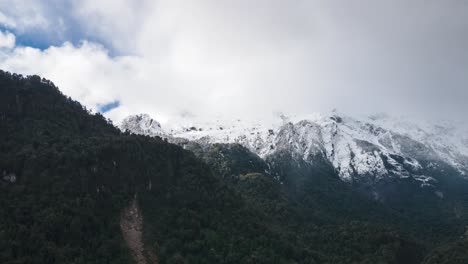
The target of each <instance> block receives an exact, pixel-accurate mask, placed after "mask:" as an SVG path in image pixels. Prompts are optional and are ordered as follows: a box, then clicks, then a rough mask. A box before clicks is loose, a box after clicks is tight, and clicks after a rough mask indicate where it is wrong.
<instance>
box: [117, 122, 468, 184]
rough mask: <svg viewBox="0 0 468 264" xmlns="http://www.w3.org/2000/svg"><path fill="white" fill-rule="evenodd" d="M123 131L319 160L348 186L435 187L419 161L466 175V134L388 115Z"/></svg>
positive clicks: (152, 125) (141, 126)
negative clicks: (402, 181) (391, 181)
mask: <svg viewBox="0 0 468 264" xmlns="http://www.w3.org/2000/svg"><path fill="white" fill-rule="evenodd" d="M121 129H122V130H128V131H131V132H133V133H136V134H143V135H149V136H160V137H164V138H168V139H169V140H170V141H173V142H174V141H175V140H174V139H176V138H182V139H186V140H189V141H196V142H198V143H201V144H212V143H238V144H241V145H243V146H245V147H246V148H248V149H249V150H250V151H252V152H254V153H256V154H257V155H259V156H260V157H261V158H263V159H266V158H267V157H269V156H272V155H274V154H275V153H278V152H280V151H282V152H287V153H289V154H291V156H292V157H293V158H294V159H296V160H301V161H305V162H308V163H313V162H314V157H316V156H317V155H319V156H322V157H325V158H326V159H327V160H328V161H329V162H330V163H331V164H332V165H333V166H334V168H335V169H336V171H337V172H338V174H339V176H340V178H341V179H342V180H344V181H352V180H355V179H357V178H359V177H370V178H372V179H374V180H375V181H378V180H380V179H384V178H386V177H399V178H408V177H412V178H413V179H415V180H417V181H420V182H421V185H422V186H425V185H431V184H432V183H433V182H435V180H434V179H433V178H431V177H428V176H425V175H423V173H422V169H423V166H422V165H421V161H427V160H440V161H443V162H446V163H448V164H450V165H452V166H454V167H455V168H456V169H458V170H459V171H460V173H461V174H466V173H467V172H468V166H467V165H468V158H467V157H468V144H467V142H468V139H467V137H466V135H468V134H466V133H465V134H463V133H462V132H459V131H458V130H456V129H455V128H453V127H449V126H442V125H440V124H439V125H436V126H430V125H425V126H422V125H417V124H415V123H411V122H409V121H408V120H404V119H394V118H390V117H385V116H373V117H370V118H366V119H362V120H358V119H354V118H351V117H346V116H344V115H341V114H336V113H332V114H330V115H320V114H313V115H310V116H307V117H290V118H286V117H284V116H282V117H281V118H278V119H277V120H275V121H273V122H265V121H263V122H262V121H245V120H239V119H237V120H225V119H214V120H211V121H209V122H206V121H205V122H201V121H196V120H179V121H178V122H175V123H170V124H168V125H167V128H165V129H164V130H163V129H162V128H161V125H160V124H159V123H158V122H156V121H155V120H152V119H151V118H150V117H149V116H148V115H137V116H130V117H128V118H126V119H125V120H124V121H123V123H122V126H121ZM462 135H464V136H465V137H463V136H462Z"/></svg>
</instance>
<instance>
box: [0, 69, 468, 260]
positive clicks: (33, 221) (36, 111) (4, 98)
mask: <svg viewBox="0 0 468 264" xmlns="http://www.w3.org/2000/svg"><path fill="white" fill-rule="evenodd" d="M219 153H223V155H219ZM280 160H282V162H283V164H279V165H278V166H280V165H281V168H282V169H285V170H286V168H287V173H289V174H291V175H292V176H290V177H288V178H287V179H290V181H289V182H281V181H278V179H277V175H269V174H268V173H266V172H265V171H266V170H265V166H266V165H265V163H264V161H262V160H261V159H259V158H258V157H257V156H255V155H253V154H252V153H250V152H248V151H247V150H246V149H245V148H243V147H241V146H239V145H213V146H211V147H209V148H208V149H206V148H202V147H201V146H199V145H197V144H190V145H189V146H188V147H187V148H186V149H183V148H182V147H179V146H177V145H173V144H170V143H168V142H166V141H165V140H163V139H161V138H150V137H145V136H137V135H130V134H128V133H123V132H121V131H120V130H118V129H117V128H115V127H114V126H113V125H112V124H111V122H110V121H108V120H106V119H105V118H104V117H103V116H102V115H101V114H99V113H98V114H93V113H91V112H90V111H89V110H87V109H86V108H84V107H83V106H82V105H81V104H80V103H78V102H76V101H74V100H72V99H71V98H68V97H66V96H64V95H63V94H62V93H61V92H60V91H59V90H58V88H57V87H56V86H55V85H54V84H53V83H52V82H50V81H48V80H45V79H42V78H40V77H38V76H28V77H23V76H21V75H16V74H11V73H8V72H0V173H2V175H1V177H2V178H1V179H0V263H10V264H13V263H15V264H20V263H73V264H78V263H96V264H97V263H99V264H102V263H135V261H136V260H135V258H134V257H133V253H132V252H131V251H130V250H129V248H128V246H127V244H126V242H125V239H124V237H123V235H122V232H121V228H120V221H121V214H122V210H123V208H124V207H125V206H126V205H128V203H129V202H130V201H131V199H133V198H134V197H136V199H137V202H138V205H139V206H140V208H141V211H142V216H143V242H144V254H145V256H150V255H155V256H157V261H158V262H159V263H333V264H335V263H369V264H374V263H389V264H391V263H395V264H397V263H398V264H400V263H401V264H404V263H408V264H413V263H424V264H433V263H468V256H467V253H466V252H467V251H468V250H467V242H466V241H467V240H466V237H462V234H463V232H464V230H463V228H464V225H463V224H461V223H460V221H462V220H460V219H458V220H457V221H455V220H454V221H438V222H437V224H433V223H432V222H430V221H435V220H433V218H431V219H429V220H428V221H429V223H421V219H416V218H412V215H416V214H419V213H420V212H419V211H414V212H401V211H398V210H395V209H394V208H393V207H391V206H390V207H389V206H384V205H382V204H380V203H378V202H376V201H373V200H372V199H369V198H368V197H365V196H363V195H361V194H360V193H359V192H358V191H356V190H354V189H353V188H352V187H351V186H348V185H347V184H345V183H343V182H341V181H340V180H339V179H338V177H336V175H335V174H334V173H333V172H332V171H327V169H326V168H327V166H323V169H315V170H307V171H302V170H298V169H297V168H289V167H288V166H289V165H288V160H287V157H280ZM285 173H286V172H285ZM293 176H294V177H293ZM423 208H424V207H423ZM431 212H432V211H431ZM437 217H438V215H434V218H437ZM414 219H416V220H414ZM147 260H148V262H150V261H149V260H150V258H147Z"/></svg>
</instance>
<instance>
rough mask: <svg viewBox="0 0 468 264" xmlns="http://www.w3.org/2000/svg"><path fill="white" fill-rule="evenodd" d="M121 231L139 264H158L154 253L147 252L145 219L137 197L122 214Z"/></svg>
mask: <svg viewBox="0 0 468 264" xmlns="http://www.w3.org/2000/svg"><path fill="white" fill-rule="evenodd" d="M120 229H121V230H122V234H123V237H124V240H125V242H126V243H127V246H128V247H129V249H130V251H131V253H132V255H133V258H134V259H135V262H136V263H137V264H158V260H157V257H156V256H155V255H154V254H153V253H152V252H149V251H148V252H145V245H144V243H143V217H142V215H141V213H140V209H139V207H138V202H137V196H136V195H135V196H134V197H133V199H132V200H131V201H130V203H129V204H128V206H126V207H125V208H124V209H123V211H122V213H121V216H120ZM145 253H147V254H145Z"/></svg>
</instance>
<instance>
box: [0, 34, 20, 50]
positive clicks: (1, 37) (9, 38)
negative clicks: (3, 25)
mask: <svg viewBox="0 0 468 264" xmlns="http://www.w3.org/2000/svg"><path fill="white" fill-rule="evenodd" d="M15 39H16V38H15V35H13V34H12V33H10V32H2V31H0V48H9V49H11V48H13V47H14V46H15Z"/></svg>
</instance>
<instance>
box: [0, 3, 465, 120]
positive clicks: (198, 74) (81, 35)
mask: <svg viewBox="0 0 468 264" xmlns="http://www.w3.org/2000/svg"><path fill="white" fill-rule="evenodd" d="M51 1H52V2H53V3H54V5H52V6H53V7H50V8H46V4H50V2H51ZM16 2H18V3H21V4H16ZM1 3H2V0H0V10H1V11H2V12H3V11H4V8H2V4H1ZM5 3H6V1H4V4H5ZM15 5H16V6H15V7H14V8H12V9H11V10H10V11H9V12H3V13H4V14H5V16H6V17H8V18H13V19H14V20H13V21H14V22H11V24H12V25H13V24H15V23H16V25H17V26H16V27H17V28H18V27H21V28H24V30H23V31H20V30H18V31H15V32H13V33H15V34H17V36H19V37H24V35H26V36H27V35H28V34H29V33H28V32H29V31H31V30H32V28H35V30H36V31H37V32H45V33H44V34H50V35H51V36H54V37H55V36H56V35H61V36H62V37H56V38H57V39H59V40H62V39H63V40H65V42H57V40H55V41H52V42H51V44H50V45H49V47H48V48H45V49H42V50H41V49H35V48H31V47H21V46H17V47H16V48H14V49H13V50H12V51H10V52H8V54H7V55H6V56H3V57H4V58H2V59H1V60H0V66H1V67H2V68H4V69H8V70H12V71H17V72H20V73H37V74H40V75H43V76H45V77H47V78H49V79H51V80H52V81H54V82H55V83H56V84H58V85H59V87H60V88H61V89H62V90H64V91H65V93H66V94H68V95H71V96H72V97H74V98H76V99H78V100H80V101H82V102H83V103H84V104H86V105H87V106H88V107H93V108H94V109H98V105H102V104H105V103H108V102H111V101H116V100H118V101H120V102H121V104H120V106H119V107H117V108H115V109H112V110H110V111H109V112H107V113H106V115H107V116H109V117H111V118H113V119H114V120H119V119H121V118H122V117H123V116H125V115H126V114H130V113H138V112H148V113H149V114H152V115H155V116H156V117H157V118H159V119H167V118H170V117H171V116H174V115H178V114H180V113H187V112H188V113H191V114H195V115H198V116H208V115H213V114H219V115H230V116H239V117H246V116H247V117H248V116H251V115H252V114H257V115H262V114H269V113H271V112H285V113H298V114H307V113H310V112H315V111H329V110H331V109H333V108H339V109H340V111H342V112H347V113H350V114H371V113H376V112H389V113H391V114H415V115H419V116H426V117H436V116H437V117H439V118H440V117H443V118H446V117H457V118H465V116H464V115H465V114H464V113H466V112H468V104H466V102H465V100H466V98H468V89H466V86H467V84H468V75H467V74H466V72H468V53H466V52H465V50H466V46H468V35H467V34H466V32H468V19H466V15H465V14H466V12H468V5H466V4H465V3H464V2H463V1H451V2H441V1H436V0H429V1H424V2H421V1H412V2H408V1H403V0H396V1H391V2H382V1H371V0H360V1H346V2H343V1H338V0H332V1H326V2H323V1H294V2H290V1H282V0H268V1H267V0H259V1H255V4H253V2H252V1H246V0H239V1H227V0H226V1H221V0H216V1H215V0H201V1H197V2H196V3H195V2H187V1H181V0H170V1H169V0H158V1H149V0H148V1H147V0H139V1H125V0H117V1H110V0H102V1H98V2H96V1H92V0H83V1H69V2H67V3H66V4H64V2H63V1H55V0H50V1H32V2H29V1H15ZM29 5H30V6H31V7H29ZM3 7H4V6H3ZM31 10H33V11H31ZM23 17H24V18H26V19H25V21H36V22H31V23H29V22H28V23H25V22H21V21H22V19H20V18H23ZM1 19H2V17H1V16H0V23H1V21H2V20H1ZM43 19H45V20H44V21H43ZM57 21H62V23H63V25H62V26H61V27H60V28H61V29H60V32H61V33H60V34H51V33H50V32H54V30H55V29H53V27H50V25H55V24H57V23H58V22H57ZM36 24H37V26H35V25H36ZM22 32H24V33H22ZM19 37H17V39H18V38H19ZM67 40H69V42H67ZM81 40H82V41H81ZM17 42H18V40H17Z"/></svg>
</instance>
